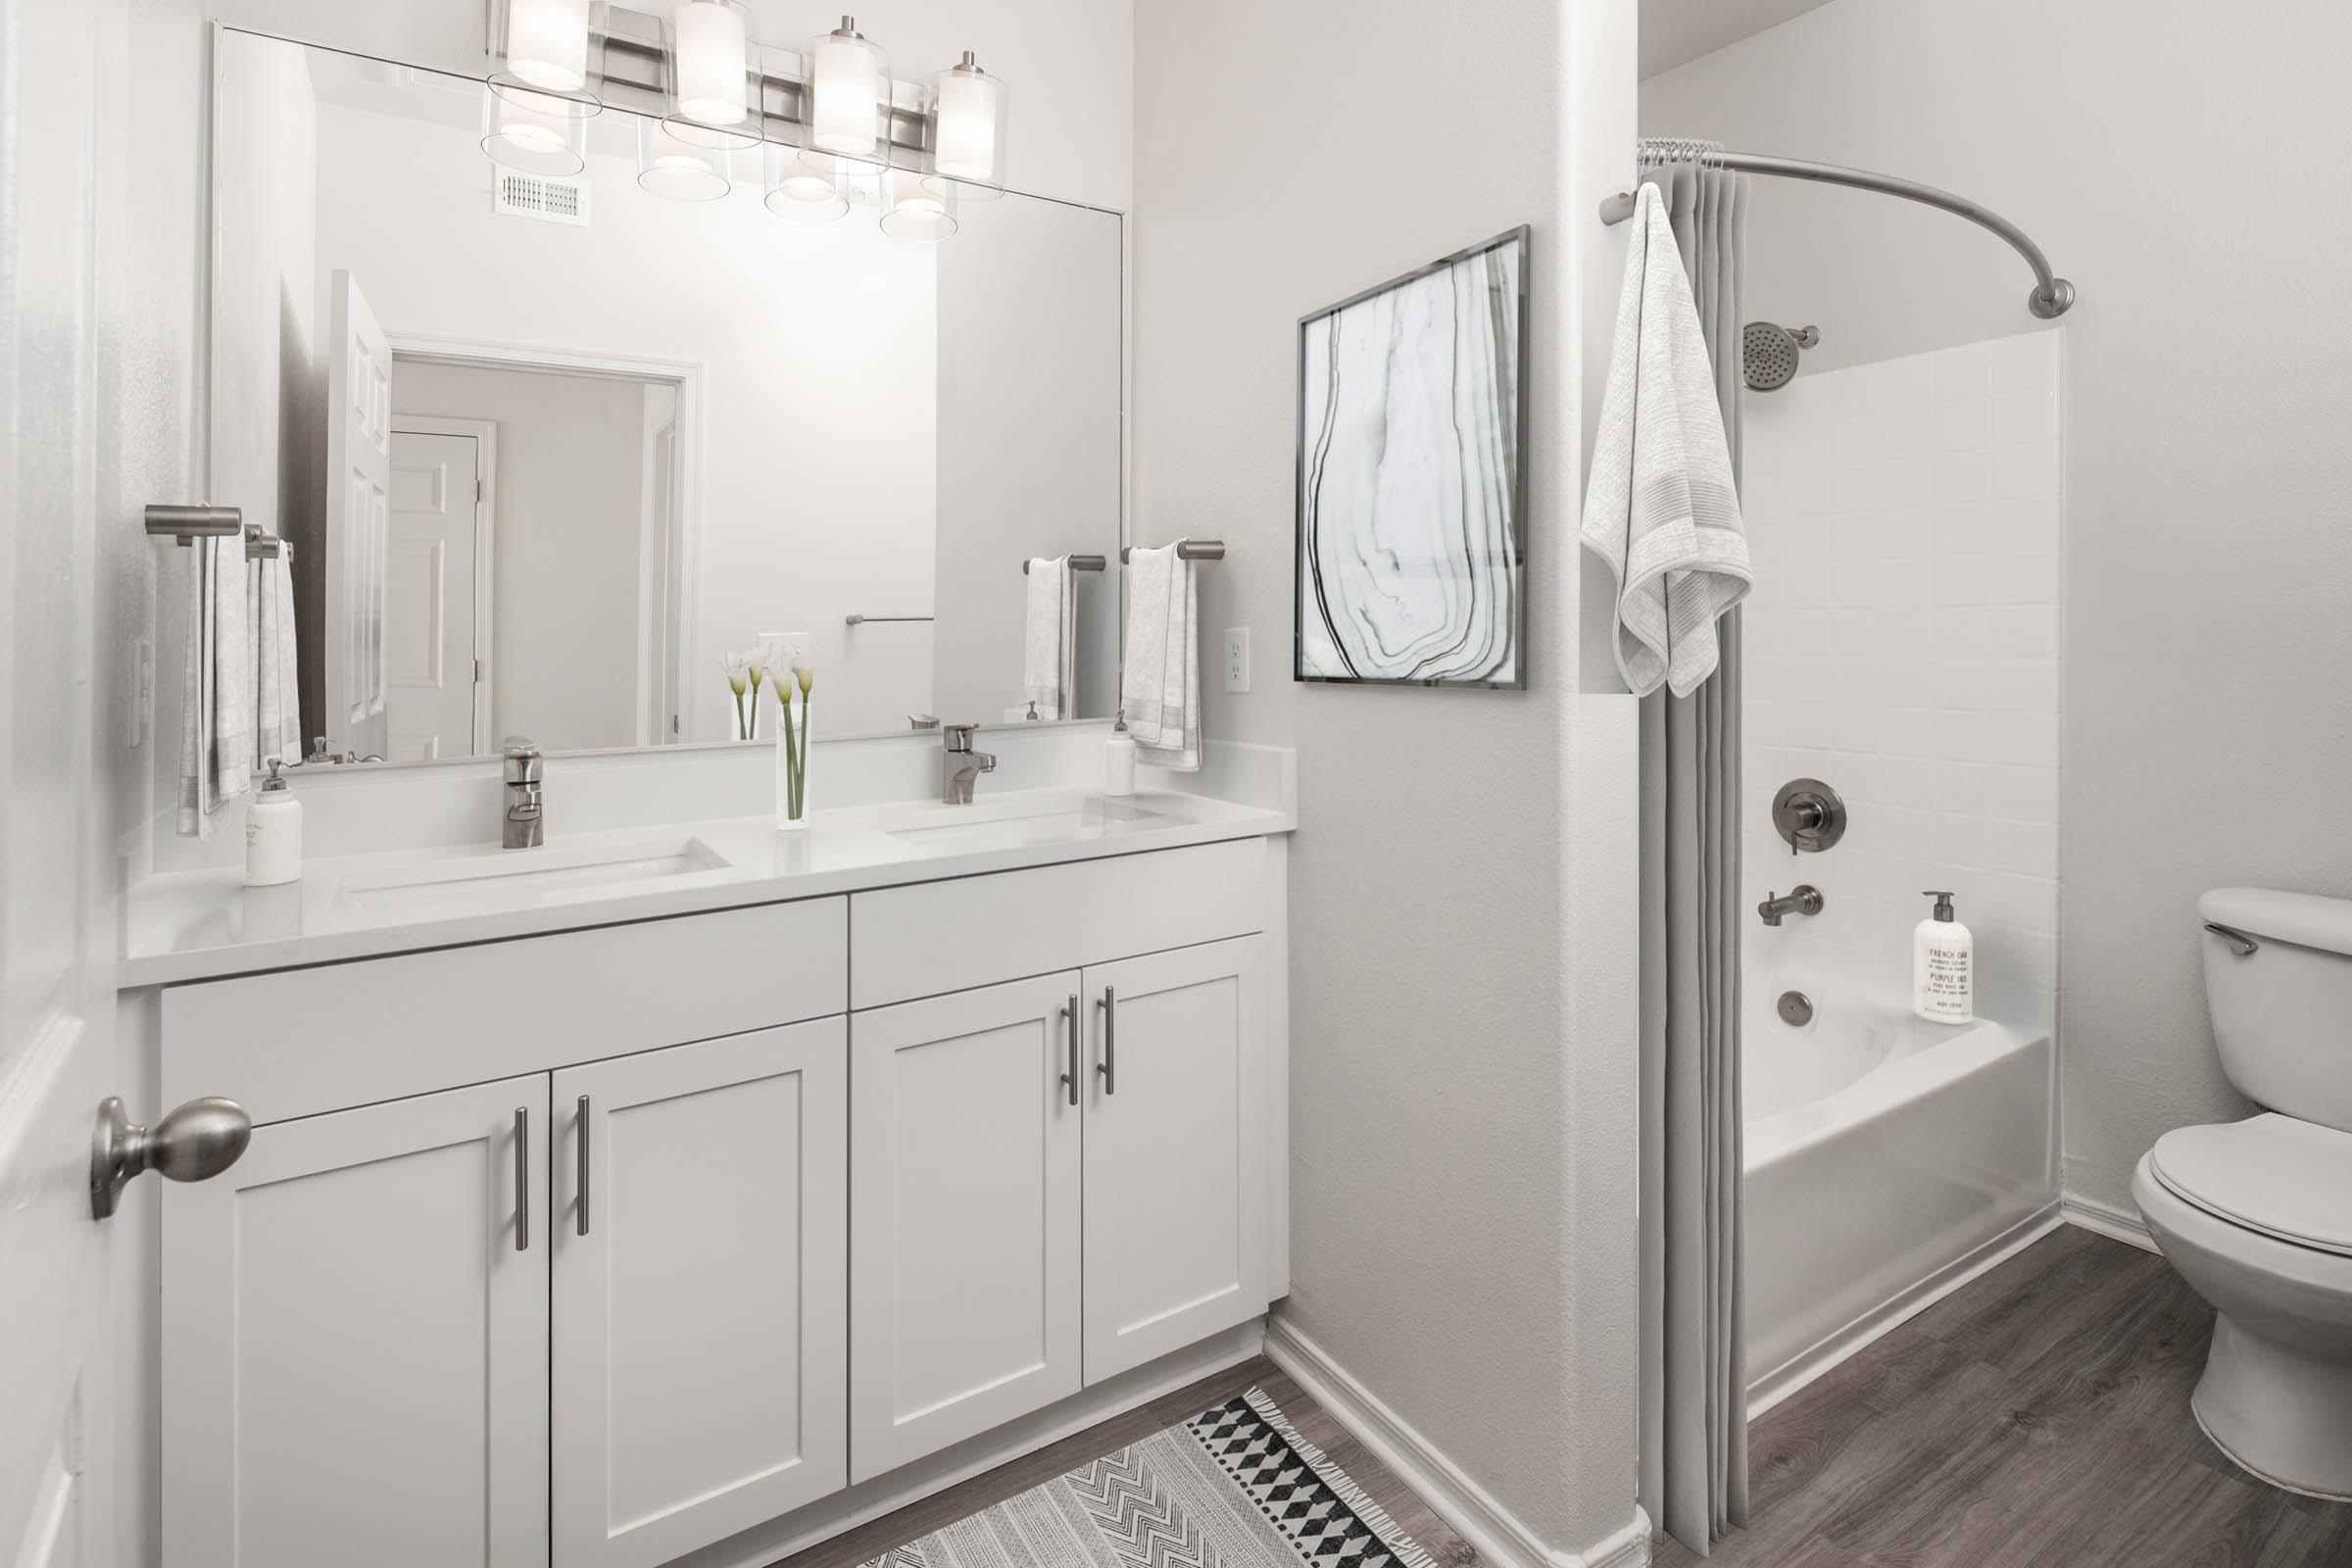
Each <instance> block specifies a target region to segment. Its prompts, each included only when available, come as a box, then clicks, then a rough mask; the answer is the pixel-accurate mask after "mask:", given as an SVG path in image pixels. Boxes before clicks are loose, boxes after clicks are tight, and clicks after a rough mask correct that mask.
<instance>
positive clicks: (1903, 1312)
mask: <svg viewBox="0 0 2352 1568" xmlns="http://www.w3.org/2000/svg"><path fill="white" fill-rule="evenodd" d="M2062 1218H2063V1215H2062V1214H2061V1213H2060V1212H2059V1207H2058V1205H2057V1204H2056V1203H2050V1204H2046V1205H2044V1206H2043V1207H2041V1208H2037V1209H2035V1210H2034V1212H2033V1213H2031V1214H2029V1215H2027V1216H2026V1217H2025V1218H2024V1219H2022V1220H2019V1221H2018V1222H2017V1223H2016V1224H2015V1225H2012V1226H2010V1227H2009V1228H2008V1229H2007V1230H2005V1231H2003V1232H2001V1233H2000V1234H1999V1235H1998V1236H1995V1237H1994V1238H1993V1239H1992V1240H1991V1241H1989V1242H1986V1243H1985V1244H1984V1245H1983V1246H1982V1247H1978V1248H1976V1249H1974V1250H1971V1251H1969V1252H1968V1253H1966V1254H1965V1255H1964V1256H1962V1257H1960V1258H1959V1259H1958V1260H1957V1261H1955V1262H1953V1263H1951V1264H1948V1265H1947V1266H1945V1267H1943V1268H1940V1269H1937V1270H1936V1272H1935V1273H1934V1274H1931V1275H1929V1276H1928V1277H1927V1278H1926V1279H1925V1280H1922V1281H1921V1282H1920V1283H1919V1284H1917V1285H1915V1286H1913V1287H1912V1288H1911V1289H1909V1290H1907V1291H1904V1292H1903V1293H1902V1294H1901V1295H1899V1296H1897V1297H1895V1298H1894V1299H1892V1300H1890V1301H1887V1303H1886V1304H1885V1305H1883V1306H1877V1307H1873V1308H1872V1309H1871V1310H1870V1311H1868V1312H1865V1313H1863V1314H1862V1315H1861V1316H1860V1317H1858V1318H1856V1319H1854V1321H1852V1322H1851V1323H1848V1324H1847V1325H1846V1326H1845V1327H1844V1328H1841V1329H1839V1330H1838V1332H1837V1333H1835V1334H1833V1335H1831V1336H1830V1337H1829V1338H1828V1339H1826V1340H1823V1341H1822V1342H1821V1343H1820V1344H1818V1345H1816V1346H1814V1347H1813V1348H1811V1349H1809V1350H1805V1351H1803V1352H1802V1353H1800V1354H1798V1355H1795V1356H1792V1357H1791V1358H1789V1360H1788V1361H1786V1362H1784V1363H1783V1364H1781V1365H1780V1366H1777V1367H1775V1368H1773V1370H1771V1371H1770V1372H1767V1373H1765V1374H1764V1375H1763V1376H1762V1377H1760V1378H1757V1379H1756V1380H1755V1381H1754V1382H1752V1383H1750V1384H1749V1385H1748V1386H1747V1418H1748V1420H1750V1421H1753V1420H1755V1418H1756V1417H1758V1416H1760V1415H1762V1414H1763V1413H1764V1412H1765V1411H1767V1410H1769V1409H1771V1408H1772V1407H1773V1406H1774V1405H1776V1404H1779V1403H1780V1402H1781V1401H1782V1400H1783V1399H1786V1398H1788V1397H1789V1396H1790V1395H1792V1394H1794V1393H1796V1392H1797V1390H1799V1389H1801V1388H1803V1387H1805V1385H1807V1384H1809V1383H1811V1382H1813V1381H1814V1380H1815V1379H1816V1378H1819V1377H1821V1376H1822V1375H1823V1374H1825V1373H1827V1372H1828V1371H1829V1370H1830V1369H1831V1368H1833V1367H1835V1366H1837V1365H1838V1363H1839V1362H1841V1361H1844V1360H1845V1359H1846V1358H1847V1357H1848V1356H1851V1355H1853V1354H1854V1353H1855V1352H1856V1351H1858V1350H1860V1349H1862V1348H1864V1347H1865V1346H1867V1345H1869V1344H1871V1343H1872V1342H1873V1341H1876V1340H1879V1339H1882V1338H1884V1337H1885V1336H1887V1335H1888V1334H1891V1333H1892V1332H1894V1330H1896V1329H1898V1328H1900V1327H1902V1326H1903V1325H1904V1324H1905V1323H1908V1322H1909V1321H1910V1320H1911V1319H1913V1318H1915V1317H1917V1316H1918V1315H1919V1314H1920V1313H1922V1312H1924V1311H1926V1310H1927V1309H1928V1308H1929V1307H1931V1306H1934V1305H1935V1304H1936V1302H1937V1301H1940V1300H1942V1299H1944V1298H1945V1297H1947V1296H1949V1295H1951V1294H1952V1293H1953V1292H1954V1291H1956V1290H1958V1289H1960V1287H1962V1286H1963V1285H1966V1284H1968V1283H1969V1282H1970V1281H1971V1280H1975V1279H1980V1278H1982V1277H1983V1276H1985V1274H1988V1273H1990V1272H1991V1271H1992V1270H1993V1269H1995V1268H1998V1267H1999V1266H2000V1265H2001V1264H2003V1263H2006V1262H2007V1261H2009V1259H2011V1258H2013V1257H2015V1256H2016V1255H2017V1254H2018V1253H2020V1252H2022V1251H2024V1250H2026V1249H2027V1248H2029V1247H2032V1246H2033V1245H2034V1243H2035V1242H2038V1241H2040V1240H2041V1239H2042V1238H2043V1237H2044V1236H2047V1235H2049V1234H2050V1232H2052V1231H2054V1230H2056V1229H2057V1228H2058V1226H2059V1224H2060V1222H2061V1220H2062Z"/></svg>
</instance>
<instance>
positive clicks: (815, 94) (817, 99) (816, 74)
mask: <svg viewBox="0 0 2352 1568" xmlns="http://www.w3.org/2000/svg"><path fill="white" fill-rule="evenodd" d="M801 55H802V64H803V66H804V68H805V69H806V70H807V72H808V73H809V146H810V147H811V148H812V149H814V150H815V151H817V152H826V153H838V154H839V155H841V156H842V157H845V158H860V159H864V160H865V161H867V162H868V163H873V164H882V163H887V162H888V161H889V158H890V148H889V144H888V142H887V141H886V139H885V134H884V131H883V128H882V117H883V111H884V110H886V109H887V108H888V107H889V105H890V57H889V56H888V55H886V54H884V53H883V52H882V51H881V50H880V49H879V48H878V47H876V46H875V45H874V43H873V42H872V41H871V40H869V39H868V38H866V37H865V36H864V35H863V34H861V33H860V32H858V19H857V18H855V17H844V18H842V19H841V25H840V26H839V27H836V28H835V29H834V30H833V31H831V32H820V33H818V34H817V35H816V36H815V37H813V38H811V39H809V45H808V47H807V48H806V49H804V50H803V51H802V52H801Z"/></svg>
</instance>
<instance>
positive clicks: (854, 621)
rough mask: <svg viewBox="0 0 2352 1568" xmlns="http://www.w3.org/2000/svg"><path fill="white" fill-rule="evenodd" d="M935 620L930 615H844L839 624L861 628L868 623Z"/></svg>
mask: <svg viewBox="0 0 2352 1568" xmlns="http://www.w3.org/2000/svg"><path fill="white" fill-rule="evenodd" d="M935 618H937V617H935V616H931V615H844V616H842V617H841V623H842V624H843V625H844V626H863V625H865V624H866V623H868V622H869V621H885V620H887V621H912V620H932V619H935Z"/></svg>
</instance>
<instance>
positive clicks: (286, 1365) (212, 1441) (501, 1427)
mask: <svg viewBox="0 0 2352 1568" xmlns="http://www.w3.org/2000/svg"><path fill="white" fill-rule="evenodd" d="M547 1110H548V1085H547V1079H546V1077H545V1076H544V1075H537V1074H535V1075H533V1076H530V1077H527V1078H510V1079H502V1080H499V1081H497V1082H493V1083H486V1084H476V1085H474V1086H472V1087H470V1088H466V1089H453V1090H450V1091H448V1092H446V1093H443V1094H434V1095H422V1096H418V1097H417V1098H414V1099H409V1100H401V1101H395V1102H393V1103H389V1104H381V1105H368V1106H363V1107H361V1108H358V1109H354V1110H342V1111H336V1112H334V1113H333V1114H331V1115H322V1116H309V1117H304V1118H302V1119H300V1120H296V1121H287V1122H280V1123H278V1124H276V1125H274V1126H267V1127H261V1128H258V1129H256V1130H255V1132H254V1135H253V1144H252V1146H251V1147H250V1148H249V1149H247V1150H246V1152H245V1155H244V1157H243V1158H242V1159H240V1160H238V1161H237V1163H236V1164H235V1165H233V1166H231V1167H230V1168H229V1169H228V1170H227V1171H226V1172H224V1173H223V1174H221V1175H220V1176H217V1177H215V1178H213V1179H212V1180H211V1181H207V1182H199V1183H195V1184H192V1185H189V1186H180V1185H177V1184H173V1185H172V1186H170V1187H168V1188H167V1189H166V1190H165V1192H164V1194H163V1200H164V1210H163V1252H164V1257H163V1264H164V1311H163V1449H164V1465H163V1487H164V1496H163V1517H164V1543H165V1546H164V1550H165V1560H166V1561H167V1563H169V1564H170V1565H171V1568H229V1565H231V1564H234V1565H237V1568H316V1565H318V1564H319V1563H328V1562H332V1563H348V1564H354V1565H361V1564H367V1565H380V1568H411V1565H414V1564H418V1563H483V1564H490V1563H496V1564H515V1565H522V1564H531V1563H544V1562H546V1561H547V1394H548V1383H547V1327H548V1323H547V1314H548V1295H547V1280H548V1273H547V1256H548V1201H547V1182H546V1180H545V1178H544V1175H543V1174H542V1173H543V1171H544V1169H545V1166H544V1164H543V1163H541V1160H542V1158H543V1156H544V1151H545V1143H544V1140H545V1137H546V1132H547V1122H548V1116H547Z"/></svg>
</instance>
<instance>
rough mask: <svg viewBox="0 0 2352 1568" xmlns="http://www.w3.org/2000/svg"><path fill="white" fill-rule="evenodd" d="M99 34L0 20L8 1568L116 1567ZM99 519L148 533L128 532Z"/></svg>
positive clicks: (22, 8)
mask: <svg viewBox="0 0 2352 1568" xmlns="http://www.w3.org/2000/svg"><path fill="white" fill-rule="evenodd" d="M104 21H105V18H104V8H102V7H98V6H93V5H89V4H88V3H87V0H0V39H5V40H6V42H5V43H0V57H5V58H0V213H5V214H6V215H7V219H6V221H4V222H0V607H5V608H0V664H4V665H5V668H6V672H5V673H4V674H0V1563H7V1564H11V1565H14V1568H98V1565H100V1564H109V1565H111V1564H112V1563H113V1562H114V1560H115V1550H114V1546H113V1543H112V1540H111V1536H110V1532H109V1530H108V1523H107V1522H108V1520H109V1518H110V1517H111V1516H112V1513H113V1504H114V1502H115V1500H116V1499H114V1498H113V1497H112V1496H110V1495H109V1493H110V1490H111V1485H112V1478H113V1475H114V1465H113V1463H112V1460H113V1455H114V1423H113V1420H112V1410H113V1407H114V1403H115V1400H114V1397H113V1395H112V1391H110V1389H109V1387H108V1384H109V1381H110V1373H109V1365H108V1353H107V1346H108V1335H109V1331H110V1329H111V1328H112V1326H113V1325H112V1322H111V1315H112V1313H113V1312H114V1311H117V1310H127V1306H128V1302H127V1300H126V1299H125V1300H123V1301H117V1300H115V1299H112V1298H113V1295H114V1293H115V1292H117V1291H120V1292H123V1294H124V1295H125V1297H126V1296H127V1292H128V1289H129V1281H128V1277H127V1274H128V1271H127V1270H125V1271H123V1273H122V1274H119V1275H118V1274H110V1271H109V1269H108V1266H107V1261H108V1260H107V1247H108V1237H109V1235H110V1233H111V1232H112V1231H113V1230H114V1229H115V1227H114V1226H113V1225H111V1224H100V1223H97V1222H95V1221H93V1220H92V1219H91V1217H90V1199H89V1192H88V1188H87V1182H88V1173H89V1164H90V1129H91V1117H92V1114H93V1112H94V1111H95V1110H96V1108H97V1104H98V1101H99V1099H100V1098H101V1097H102V1096H105V1095H107V1094H110V1093H115V1092H117V1091H121V1090H123V1089H125V1088H127V1086H126V1085H123V1084H122V1083H119V1082H115V1081H113V1080H112V1071H113V1069H112V1067H111V1065H110V1056H111V1041H110V1039H109V1036H108V1028H109V1024H110V1021H111V1019H112V1018H113V1015H114V1000H113V997H112V994H111V988H110V985H109V970H108V968H107V964H106V960H105V957H104V956H103V955H105V954H110V953H111V952H112V951H113V950H112V943H113V941H114V935H113V932H112V930H111V929H110V928H109V927H108V926H107V925H106V924H105V923H104V919H103V908H104V907H105V906H101V905H100V904H99V902H98V901H97V900H96V899H95V898H94V897H93V892H92V890H93V888H95V887H97V886H102V885H104V878H105V875H106V873H105V869H104V868H105V867H106V865H107V856H106V852H105V851H104V850H103V849H102V848H101V846H103V845H104V844H106V843H107V841H108V840H109V839H110V838H111V835H110V834H109V833H108V832H107V825H106V820H105V815H104V812H105V806H104V804H103V803H104V801H105V799H106V797H107V793H108V792H107V790H106V789H105V788H104V787H103V786H102V784H101V783H100V781H99V780H97V779H96V778H95V776H94V775H95V771H96V770H95V768H94V767H93V765H92V761H91V759H92V757H93V755H94V754H96V753H98V752H100V751H101V750H104V751H105V752H106V753H108V754H109V755H115V754H116V753H117V748H118V747H119V745H120V740H119V737H117V736H114V735H111V734H109V735H105V736H103V737H94V736H93V734H92V716H91V709H92V697H93V690H94V686H95V684H96V683H95V682H94V681H93V679H92V670H93V666H94V662H95V661H94V652H93V629H94V627H95V626H96V619H95V611H94V594H93V592H92V584H93V582H94V580H95V578H96V572H95V570H94V564H95V547H96V545H97V541H98V537H99V534H98V529H99V521H100V516H99V511H98V508H97V505H96V502H95V499H94V498H95V495H96V483H97V475H96V454H97V450H98V431H97V421H96V418H95V417H94V416H93V413H92V410H93V406H94V404H95V402H96V398H95V395H94V394H95V391H96V386H97V382H98V379H99V377H98V368H97V367H98V355H97V353H96V347H95V343H94V333H95V329H96V322H97V312H96V310H95V302H94V299H93V295H94V288H93V276H94V266H95V263H94V250H95V234H94V231H93V230H94V219H95V215H96V213H97V211H98V204H97V203H96V202H95V200H94V199H93V192H94V191H95V190H96V189H97V187H98V184H99V180H98V172H97V170H96V168H95V160H96V157H97V152H98V149H99V148H101V147H103V146H105V145H106V144H107V142H108V141H109V140H110V138H108V137H106V136H105V135H103V134H101V133H100V131H99V128H98V124H97V121H96V117H95V114H94V112H93V109H92V105H93V104H95V103H97V102H100V101H104V100H108V99H109V98H110V97H111V95H110V94H109V93H107V92H102V91H101V90H100V78H101V76H102V74H103V72H102V68H101V66H100V60H101V55H100V44H99V33H100V31H101V30H102V27H103V25H104ZM165 401H167V402H168V401H169V400H168V399H167V400H165ZM155 499H157V500H165V499H172V500H177V499H181V498H179V497H156V498H155ZM104 520H105V522H106V524H107V526H109V527H113V528H120V529H135V528H136V527H137V526H138V521H137V517H136V515H135V514H132V513H129V512H127V511H126V512H124V513H123V515H119V516H118V515H107V516H106V517H105V519H104ZM121 548H122V542H121V541H117V542H116V544H115V545H114V547H113V548H112V549H110V551H109V555H110V557H111V556H112V555H113V553H114V551H116V550H120V549H121ZM164 554H165V556H166V557H167V558H169V557H170V556H171V554H172V552H171V551H170V549H169V547H166V549H165V551H164ZM165 564H166V566H167V568H169V567H171V566H174V565H175V566H177V567H178V569H179V570H180V571H182V572H184V571H185V570H186V569H187V561H186V558H185V557H184V556H182V557H179V558H178V559H176V560H170V559H168V560H167V561H166V563H165ZM165 580H166V581H167V582H168V583H170V584H172V585H173V586H175V587H176V586H177V585H179V584H181V583H183V582H184V581H185V579H184V578H183V577H180V576H177V575H172V574H170V573H169V571H167V576H166V579H165ZM133 755H134V756H135V757H138V758H141V759H144V758H145V757H146V756H147V754H146V753H144V752H139V753H135V754H133ZM142 765H144V763H142ZM142 1108H144V1109H147V1110H150V1111H151V1110H152V1109H153V1107H152V1106H149V1107H142ZM128 1549H129V1548H127V1547H125V1550H128Z"/></svg>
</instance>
